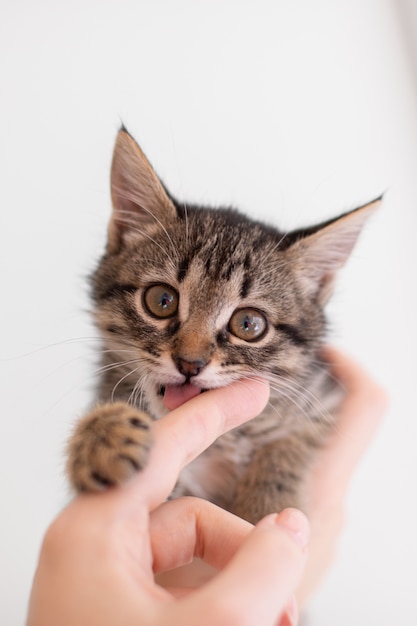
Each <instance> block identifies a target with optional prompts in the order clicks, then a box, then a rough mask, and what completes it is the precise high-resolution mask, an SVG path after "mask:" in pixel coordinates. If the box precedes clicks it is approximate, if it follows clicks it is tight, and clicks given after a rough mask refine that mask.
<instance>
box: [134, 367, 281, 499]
mask: <svg viewBox="0 0 417 626" xmlns="http://www.w3.org/2000/svg"><path fill="white" fill-rule="evenodd" d="M268 397H269V386H268V384H267V383H266V382H265V381H262V380H260V379H242V380H239V381H236V382H235V383H232V384H231V385H228V386H227V387H220V388H218V389H212V390H210V391H207V392H206V393H203V394H200V395H198V396H197V397H195V398H193V399H192V400H189V401H188V402H186V403H185V404H183V405H182V406H180V407H178V408H177V409H175V410H174V411H172V412H171V413H169V414H168V415H167V416H165V417H163V418H162V419H160V420H158V421H157V422H155V424H154V444H153V448H152V451H151V455H150V460H149V464H148V466H147V467H146V468H145V469H144V470H143V471H142V472H140V474H138V475H137V476H136V477H135V478H134V479H133V480H132V481H131V483H130V485H129V487H130V488H131V489H133V490H136V489H137V488H138V487H137V482H138V481H140V483H141V484H140V491H141V496H142V497H143V498H144V499H145V500H146V501H147V503H148V505H149V507H150V509H153V508H154V507H155V506H158V505H159V504H160V503H161V502H163V501H164V500H165V499H166V498H167V497H168V496H169V494H170V493H171V492H172V490H173V488H174V486H175V483H176V481H177V479H178V475H179V473H180V471H181V470H182V469H183V467H184V466H185V465H187V464H188V463H190V462H191V461H192V460H193V459H195V458H196V457H197V456H198V455H199V454H200V453H201V452H203V451H204V450H205V449H206V448H208V447H209V446H210V445H211V444H212V443H213V442H214V441H215V440H216V439H217V438H218V437H219V436H220V435H222V434H223V433H225V432H227V431H228V430H231V429H232V428H235V427H236V426H239V425H240V424H243V423H244V422H246V421H247V420H249V419H250V418H253V417H255V416H256V415H258V414H259V413H260V412H261V411H262V409H263V408H264V407H265V405H266V403H267V401H268Z"/></svg>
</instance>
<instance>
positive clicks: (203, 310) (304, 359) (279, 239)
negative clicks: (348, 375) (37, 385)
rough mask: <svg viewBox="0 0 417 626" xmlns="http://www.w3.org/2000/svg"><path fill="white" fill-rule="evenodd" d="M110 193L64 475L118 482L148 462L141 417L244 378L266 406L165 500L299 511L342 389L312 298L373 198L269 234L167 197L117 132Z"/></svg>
mask: <svg viewBox="0 0 417 626" xmlns="http://www.w3.org/2000/svg"><path fill="white" fill-rule="evenodd" d="M111 193H112V202H113V213H112V217H111V220H110V225H109V231H108V241H107V248H106V251H105V254H104V256H103V258H102V259H101V260H100V262H99V265H98V267H97V269H96V271H95V273H94V275H93V277H92V297H93V302H94V311H95V321H96V324H97V326H98V328H99V330H100V333H101V336H102V337H103V347H104V350H103V352H102V357H101V358H102V368H101V378H100V381H99V384H98V390H97V398H98V400H97V404H96V406H95V407H94V408H93V409H92V410H91V411H90V412H89V413H88V414H87V415H86V416H85V417H84V418H83V419H82V420H81V421H80V422H79V423H78V424H77V426H76V429H75V432H74V434H73V436H72V438H71V440H70V443H69V459H68V473H69V477H70V480H71V483H72V486H73V487H74V488H75V489H76V490H79V491H84V490H87V491H94V490H100V489H103V488H105V487H106V486H107V485H113V484H118V483H121V482H123V481H125V480H127V479H128V478H129V477H130V476H131V475H132V473H133V472H135V471H137V470H140V469H141V468H143V466H144V465H145V464H146V461H147V457H148V453H149V449H150V446H151V441H152V437H151V431H152V428H151V426H152V421H153V420H154V419H157V418H158V417H160V416H162V415H164V414H165V413H166V412H167V411H168V410H170V409H174V408H176V407H177V406H179V405H181V404H182V403H183V402H185V401H187V400H189V399H190V398H192V397H194V396H196V395H197V394H198V393H200V392H201V391H203V390H206V389H211V388H214V387H220V386H224V385H228V384H229V383H231V382H232V381H236V380H239V379H241V378H243V377H249V378H251V377H252V378H261V379H264V380H266V381H268V382H269V383H270V386H271V397H270V402H269V404H268V406H267V407H266V409H265V410H264V411H263V413H262V414H261V415H260V416H259V417H257V418H256V419H254V420H253V421H251V422H249V423H247V424H244V425H243V426H240V427H239V428H237V429H235V430H234V431H232V432H230V433H227V434H225V435H223V436H222V437H220V438H219V439H218V440H217V441H216V442H215V443H214V444H213V445H212V446H211V447H210V448H209V449H208V450H207V451H206V452H204V453H203V454H202V455H200V457H198V458H197V459H196V460H195V461H194V462H192V463H191V464H190V465H189V466H188V467H187V468H186V469H185V470H184V471H183V472H182V474H181V476H180V479H179V481H178V484H177V486H176V488H175V491H174V494H173V495H174V496H180V495H195V496H201V497H203V498H207V499H209V500H211V501H212V502H214V503H216V504H218V505H220V506H222V507H224V508H226V509H229V510H231V511H233V512H234V513H236V514H237V515H240V516H241V517H243V518H245V519H247V520H249V521H251V522H256V521H257V520H258V519H260V518H261V517H262V516H264V515H265V514H267V513H270V512H273V511H279V510H281V509H283V508H284V507H287V506H298V507H301V508H304V509H305V508H307V507H308V501H307V494H306V493H305V491H306V489H305V485H306V479H307V474H308V468H309V465H310V463H311V460H312V458H313V455H314V451H315V449H316V448H317V446H320V445H321V444H322V443H323V439H324V437H325V435H326V433H327V432H329V430H330V429H331V427H332V424H333V420H332V417H331V416H332V413H333V411H334V410H335V409H336V408H337V406H338V403H339V402H340V399H341V393H340V390H339V389H338V387H337V385H336V384H335V382H334V380H333V379H332V377H331V375H330V373H329V368H328V365H327V363H326V361H325V359H324V357H323V355H322V353H321V349H322V346H323V341H324V337H325V330H326V322H325V316H324V312H323V308H324V306H325V304H326V302H327V300H328V298H329V296H330V294H331V292H332V286H333V279H334V276H335V273H336V272H337V270H338V269H339V268H340V267H341V266H342V265H343V264H344V263H345V261H346V260H347V258H348V256H349V254H350V252H351V250H352V248H353V246H354V244H355V241H356V239H357V236H358V234H359V232H360V230H361V228H362V226H363V224H364V222H365V221H366V220H367V218H368V217H369V215H370V214H371V213H372V212H373V211H374V209H375V208H376V206H377V205H378V203H379V200H380V199H378V200H375V201H374V202H372V203H371V204H369V205H366V206H362V207H360V208H358V209H356V210H354V211H351V212H349V213H346V214H344V215H342V216H341V217H339V218H337V219H333V220H329V221H327V222H325V223H323V224H319V225H318V226H313V227H311V228H307V229H300V230H295V231H293V232H289V233H282V232H280V231H278V230H276V229H275V228H272V227H271V226H266V225H264V224H262V223H261V222H258V221H255V220H252V219H249V218H248V217H246V216H244V215H242V214H241V213H239V212H238V211H236V210H234V209H229V208H223V209H213V208H207V207H198V206H194V205H188V204H184V203H179V202H177V201H176V200H175V199H174V198H173V197H172V196H171V195H170V193H169V192H168V191H167V190H166V188H165V187H164V186H163V184H162V183H161V181H160V180H159V178H158V177H157V175H156V174H155V172H154V170H153V169H152V167H151V165H150V164H149V162H148V160H147V159H146V157H145V155H144V154H143V152H142V151H141V149H140V147H139V146H138V145H137V144H136V143H135V141H134V140H133V138H132V137H131V136H130V135H129V133H128V132H127V131H126V129H125V128H122V129H121V130H120V131H119V134H118V136H117V140H116V144H115V148H114V155H113V162H112V168H111ZM208 419H209V416H208Z"/></svg>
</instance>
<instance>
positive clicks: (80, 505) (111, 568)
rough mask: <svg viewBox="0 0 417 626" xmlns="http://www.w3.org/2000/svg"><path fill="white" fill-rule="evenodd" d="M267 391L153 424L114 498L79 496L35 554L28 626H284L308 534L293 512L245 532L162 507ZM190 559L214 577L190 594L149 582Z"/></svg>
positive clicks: (228, 521)
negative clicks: (186, 470)
mask: <svg viewBox="0 0 417 626" xmlns="http://www.w3.org/2000/svg"><path fill="white" fill-rule="evenodd" d="M267 393H268V391H267V387H266V386H265V384H260V383H259V382H256V381H244V384H241V383H235V384H233V385H231V386H230V387H227V388H221V389H216V390H212V391H209V392H207V393H205V394H201V395H199V396H198V397H196V398H194V399H193V400H191V401H190V402H188V403H186V404H184V405H183V406H181V407H180V408H178V409H176V410H175V411H173V412H172V413H171V414H169V415H168V416H166V417H165V418H163V419H161V420H159V421H158V422H156V423H155V444H154V448H153V450H152V454H151V458H150V461H149V465H148V466H147V467H146V468H145V470H143V471H142V472H140V473H138V474H137V475H136V476H135V477H134V478H133V479H132V480H131V481H130V482H129V483H128V484H126V485H124V486H123V487H119V488H114V489H109V490H108V491H107V492H105V493H101V494H85V495H81V496H78V497H77V498H76V499H75V500H74V501H73V502H72V503H71V504H70V505H69V506H68V507H67V508H66V509H65V510H64V511H63V512H62V513H61V514H60V515H59V516H58V518H57V519H56V520H55V522H53V524H52V525H51V527H50V528H49V530H48V531H47V534H46V536H45V540H44V543H43V546H42V549H41V554H40V558H39V564H38V568H37V572H36V575H35V579H34V584H33V589H32V595H31V601H30V606H29V614H28V621H27V626H41V625H42V626H52V625H54V626H56V624H60V626H87V625H88V626H95V625H96V624H97V625H100V626H116V625H117V626H133V625H135V626H137V625H138V624H146V625H149V626H151V625H152V626H165V625H166V626H168V624H169V625H170V626H172V625H173V624H181V626H195V625H196V624H199V626H205V625H206V624H207V626H208V625H210V626H213V624H227V625H228V626H230V625H233V624H240V625H243V626H245V625H247V626H252V625H255V624H256V625H258V624H262V625H265V626H268V625H270V626H273V625H276V624H279V625H280V626H287V625H292V624H295V623H296V619H297V617H296V609H295V604H294V602H293V601H292V597H293V593H294V590H295V589H296V587H297V585H298V583H299V581H300V578H301V575H302V571H303V567H304V564H305V560H306V550H305V545H306V543H307V536H308V524H307V522H306V519H305V518H304V516H303V515H302V514H301V513H299V512H298V511H295V510H287V511H284V512H283V513H281V514H280V515H278V516H277V515H270V516H267V517H266V518H264V519H263V520H261V522H259V524H257V526H256V527H255V528H253V526H252V525H251V524H249V523H247V522H245V521H243V520H241V519H239V518H237V517H235V516H233V515H231V514H230V513H228V512H226V511H224V510H222V509H219V508H218V507H215V506H214V505H212V504H210V503H209V502H205V501H202V500H198V499H196V498H183V499H180V500H174V501H172V502H164V501H165V499H166V498H167V496H168V495H169V494H170V492H171V490H172V488H173V486H174V484H175V481H176V479H177V477H178V474H179V472H180V470H181V469H182V467H184V465H186V464H187V463H188V462H190V461H191V460H192V459H193V458H195V457H196V456H197V455H198V454H199V453H200V452H202V451H203V449H205V448H206V447H208V446H209V445H210V444H211V443H212V442H213V441H214V440H215V439H216V438H217V437H218V436H219V435H221V434H222V433H223V432H225V431H227V430H229V429H231V428H234V427H235V426H237V425H239V424H240V423H242V422H243V421H246V420H247V419H249V418H250V417H253V416H255V415H256V414H258V413H259V412H260V411H261V410H262V408H263V406H264V405H265V403H266V401H267ZM194 556H197V557H201V558H202V559H203V560H204V561H206V562H208V563H210V564H211V565H213V566H214V567H216V568H217V569H219V570H220V573H219V574H217V575H216V576H215V577H214V578H213V579H212V580H211V581H210V582H208V583H207V584H206V585H203V586H202V587H201V588H199V589H198V590H196V591H193V592H190V591H189V590H187V589H176V590H171V591H169V590H167V589H163V588H162V587H160V586H159V585H158V584H156V583H155V580H154V573H157V572H161V571H164V570H166V569H170V568H173V567H177V566H180V565H183V564H185V563H187V562H189V561H190V560H192V558H193V557H194Z"/></svg>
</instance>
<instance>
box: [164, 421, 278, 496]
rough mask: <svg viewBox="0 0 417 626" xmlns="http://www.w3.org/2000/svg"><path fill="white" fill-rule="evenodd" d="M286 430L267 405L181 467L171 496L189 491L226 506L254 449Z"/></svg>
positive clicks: (189, 493)
mask: <svg viewBox="0 0 417 626" xmlns="http://www.w3.org/2000/svg"><path fill="white" fill-rule="evenodd" d="M287 431H288V428H287V427H286V426H284V425H281V424H279V423H277V419H276V415H274V412H273V410H272V411H271V409H270V411H267V412H266V413H264V414H262V415H260V416H259V417H257V418H256V419H255V420H254V421H253V422H251V423H250V424H247V425H244V426H242V427H240V428H237V429H235V430H233V431H231V432H229V433H226V434H225V435H223V436H222V437H219V439H217V441H215V443H214V444H212V445H211V446H210V448H208V449H207V450H206V451H205V452H203V453H202V454H201V455H200V456H199V457H197V458H196V459H195V460H194V461H193V462H192V463H190V464H189V465H188V466H187V467H186V468H184V470H183V471H182V472H181V475H180V478H179V480H178V483H177V486H176V488H175V490H174V493H173V496H174V497H180V496H186V495H192V496H196V497H199V498H204V499H207V500H210V501H211V502H213V503H214V504H217V505H218V506H222V507H225V508H227V507H228V505H230V502H231V501H232V500H233V497H234V494H235V490H236V484H237V482H238V481H239V479H240V478H241V476H242V475H243V473H244V471H245V470H246V468H247V466H248V464H249V463H250V460H251V458H252V456H253V454H254V452H255V450H257V449H259V448H261V447H262V446H263V445H265V444H266V443H268V442H270V441H273V440H274V439H277V438H281V437H284V436H285V434H286V433H287Z"/></svg>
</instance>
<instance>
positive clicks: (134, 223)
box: [108, 127, 176, 251]
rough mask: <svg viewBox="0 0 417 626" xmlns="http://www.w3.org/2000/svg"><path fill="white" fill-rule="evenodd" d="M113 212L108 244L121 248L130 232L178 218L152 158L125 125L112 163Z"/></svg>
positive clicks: (118, 137)
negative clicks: (154, 168)
mask: <svg viewBox="0 0 417 626" xmlns="http://www.w3.org/2000/svg"><path fill="white" fill-rule="evenodd" d="M111 197H112V203H113V213H112V217H111V220H110V224H109V232H108V248H109V250H111V251H115V250H117V249H118V248H119V247H120V245H121V243H122V241H123V237H125V236H126V235H127V234H128V233H129V232H132V233H133V232H142V231H145V230H146V229H149V228H152V227H153V226H155V225H157V224H160V223H161V222H162V223H163V222H166V221H169V220H171V219H174V218H175V216H176V210H175V207H174V205H173V203H172V201H171V199H170V198H169V196H168V195H167V193H166V191H165V189H164V187H163V185H162V183H161V181H160V180H159V178H158V176H157V175H156V174H155V172H154V170H153V168H152V166H151V164H150V163H149V161H148V159H147V158H146V156H145V155H144V153H143V152H142V150H141V149H140V147H139V145H138V144H137V143H136V141H135V140H134V139H133V137H132V136H131V135H130V134H129V133H128V132H127V130H126V129H125V128H124V127H122V129H121V130H120V131H119V133H118V135H117V138H116V143H115V146H114V152H113V161H112V165H111Z"/></svg>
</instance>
